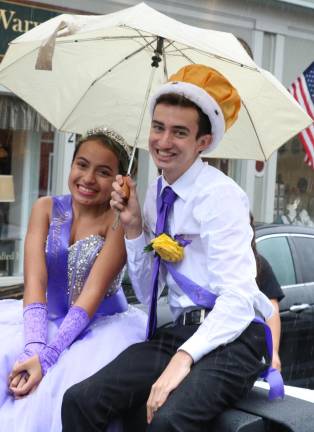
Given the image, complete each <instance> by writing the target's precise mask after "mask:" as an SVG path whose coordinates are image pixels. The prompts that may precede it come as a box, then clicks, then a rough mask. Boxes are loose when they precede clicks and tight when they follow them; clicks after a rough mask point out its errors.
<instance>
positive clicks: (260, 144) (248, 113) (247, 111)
mask: <svg viewBox="0 0 314 432" xmlns="http://www.w3.org/2000/svg"><path fill="white" fill-rule="evenodd" d="M241 102H242V105H243V106H244V109H245V111H246V113H247V115H248V116H249V119H250V121H251V125H252V127H253V130H254V132H255V135H256V138H257V141H258V143H259V146H260V149H261V152H262V153H263V156H264V160H265V161H266V160H267V157H266V155H265V152H264V150H263V147H262V143H261V140H260V139H259V136H258V133H257V130H256V128H255V125H254V122H253V119H252V117H251V114H250V112H249V110H248V109H247V107H246V105H245V103H244V102H243V100H241Z"/></svg>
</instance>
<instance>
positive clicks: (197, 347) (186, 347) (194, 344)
mask: <svg viewBox="0 0 314 432" xmlns="http://www.w3.org/2000/svg"><path fill="white" fill-rule="evenodd" d="M206 345H207V346H206ZM204 347H205V349H204ZM211 350H212V348H211V347H209V346H208V342H207V341H205V340H204V338H203V337H202V336H201V335H199V334H197V333H194V334H193V335H192V336H191V337H190V338H189V339H188V340H187V341H186V342H184V344H183V345H181V346H180V347H179V348H178V351H186V352H187V353H188V354H190V356H191V357H192V359H193V361H194V363H197V362H198V361H199V360H200V359H201V358H202V357H204V355H206V354H208V353H209V352H210V351H211Z"/></svg>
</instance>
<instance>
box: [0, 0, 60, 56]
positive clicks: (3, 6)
mask: <svg viewBox="0 0 314 432" xmlns="http://www.w3.org/2000/svg"><path fill="white" fill-rule="evenodd" d="M60 13H62V11H60V10H56V9H55V8H52V7H51V8H50V7H49V6H47V7H44V6H40V7H39V6H36V5H35V4H34V3H31V4H27V3H26V2H25V3H22V2H21V3H20V2H13V1H12V2H11V1H0V59H1V57H2V56H3V55H4V54H5V52H6V50H7V48H8V44H9V42H10V41H11V40H13V39H15V38H17V37H18V36H20V35H21V34H23V33H25V32H27V31H28V30H31V29H32V28H34V27H36V26H37V25H38V24H40V23H42V22H44V21H47V20H49V19H50V18H53V17H55V16H56V15H59V14H60Z"/></svg>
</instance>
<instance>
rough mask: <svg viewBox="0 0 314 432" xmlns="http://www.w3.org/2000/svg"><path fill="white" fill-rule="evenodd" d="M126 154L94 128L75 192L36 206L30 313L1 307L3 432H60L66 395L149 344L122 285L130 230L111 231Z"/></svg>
mask: <svg viewBox="0 0 314 432" xmlns="http://www.w3.org/2000/svg"><path fill="white" fill-rule="evenodd" d="M128 152H129V149H128V147H127V144H126V143H125V141H124V139H123V138H122V137H121V136H120V135H118V134H117V133H116V132H114V131H113V130H110V129H102V128H100V129H94V130H92V131H89V132H88V133H87V135H86V137H84V138H82V139H81V140H80V141H79V143H78V145H77V147H76V149H75V152H74V156H73V162H72V166H71V172H70V176H69V189H70V192H71V194H70V195H64V196H55V197H43V198H40V199H38V200H37V202H36V203H35V204H34V207H33V209H32V213H31V217H30V221H29V226H28V231H27V235H26V239H25V271H24V284H25V293H24V303H23V306H24V310H23V311H22V308H23V306H22V302H21V301H16V300H3V301H2V302H0V339H1V353H0V424H1V430H8V431H10V432H17V431H18V432H36V431H38V432H39V431H40V432H42V431H45V432H49V431H50V432H59V431H61V417H60V408H61V402H62V396H63V394H64V392H65V390H66V389H67V388H68V387H70V386H71V385H73V384H74V383H76V382H78V381H81V380H82V379H84V378H86V377H88V376H89V375H91V374H93V373H95V372H96V371H97V370H98V369H100V368H101V367H102V366H104V365H105V364H107V363H108V362H110V361H111V360H112V359H114V358H115V357H116V356H117V355H118V354H119V353H120V352H121V351H122V350H124V349H125V348H126V347H128V346H129V345H131V344H133V343H135V342H138V341H141V340H144V339H145V326H146V315H145V314H144V313H142V312H140V311H139V310H137V309H135V308H133V307H131V306H128V304H127V301H126V298H125V296H124V294H123V291H122V288H121V279H122V276H123V267H124V264H125V259H126V253H125V248H124V240H123V232H122V228H121V227H118V228H117V229H113V228H112V226H113V223H114V218H115V215H114V211H113V210H112V209H111V208H110V205H109V201H110V195H111V191H112V182H113V180H114V178H115V176H116V175H117V174H118V173H122V174H125V173H126V170H127V166H128V154H129V153H128ZM95 397H96V396H95ZM112 429H116V426H114V425H112Z"/></svg>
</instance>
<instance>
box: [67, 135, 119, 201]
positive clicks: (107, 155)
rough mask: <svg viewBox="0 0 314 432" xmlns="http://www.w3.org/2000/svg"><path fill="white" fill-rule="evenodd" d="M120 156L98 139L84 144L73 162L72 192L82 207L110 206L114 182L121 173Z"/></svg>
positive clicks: (70, 176)
mask: <svg viewBox="0 0 314 432" xmlns="http://www.w3.org/2000/svg"><path fill="white" fill-rule="evenodd" d="M118 169H119V162H118V158H117V156H116V155H115V154H114V153H113V152H112V151H111V150H110V149H108V148H107V147H105V145H104V144H103V143H101V142H100V141H99V140H93V139H91V140H88V141H85V142H83V143H82V144H81V145H80V147H79V149H78V151H77V153H76V155H75V158H74V160H73V163H72V166H71V172H70V175H69V181H68V184H69V189H70V192H71V194H72V197H73V200H74V201H76V202H78V203H80V204H83V205H89V206H90V205H104V204H105V205H107V204H108V203H109V200H110V194H111V191H112V182H113V181H114V178H115V176H116V175H117V174H118V172H119V170H118Z"/></svg>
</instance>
